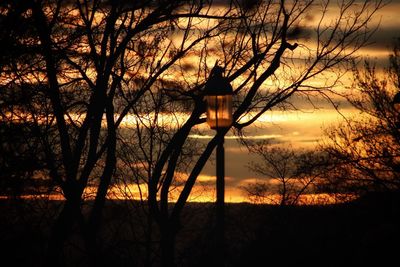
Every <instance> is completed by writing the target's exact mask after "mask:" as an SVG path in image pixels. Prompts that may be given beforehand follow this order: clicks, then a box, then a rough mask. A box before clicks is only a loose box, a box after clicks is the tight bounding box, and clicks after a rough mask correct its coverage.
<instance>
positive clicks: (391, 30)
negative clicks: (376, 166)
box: [192, 0, 400, 202]
mask: <svg viewBox="0 0 400 267" xmlns="http://www.w3.org/2000/svg"><path fill="white" fill-rule="evenodd" d="M374 25H375V26H378V25H379V28H378V29H377V31H376V32H375V34H374V36H373V37H372V39H371V44H370V45H369V46H367V47H365V48H363V49H361V50H360V51H359V57H360V59H361V60H364V59H369V60H370V61H372V62H376V64H377V66H378V67H379V68H380V70H382V68H385V67H387V64H388V56H389V55H390V53H391V51H392V48H393V43H394V40H395V38H396V37H400V26H399V25H400V0H394V1H391V2H390V3H388V4H387V6H385V7H383V8H382V9H381V10H379V11H378V13H377V14H376V15H375V17H374ZM342 82H343V84H344V85H343V88H345V87H349V86H350V85H351V75H349V76H347V77H346V78H345V79H343V80H342ZM295 101H297V102H296V103H297V104H300V105H299V106H300V107H302V109H301V110H299V111H285V112H282V111H270V112H268V113H266V114H265V115H264V116H263V117H262V119H261V120H260V122H259V124H258V126H262V129H260V128H259V127H252V128H251V129H249V130H247V131H246V132H247V133H248V135H249V136H248V138H251V139H253V140H262V139H273V140H274V142H277V143H281V144H282V145H283V146H288V145H291V146H292V147H294V148H307V149H310V148H311V149H312V148H313V147H315V146H316V145H317V144H318V142H319V140H321V138H322V133H323V129H325V128H327V127H329V126H331V125H335V124H336V123H337V122H338V121H341V120H342V117H341V115H340V114H338V113H337V111H336V110H334V109H333V107H332V106H331V105H330V104H329V103H327V102H324V101H323V100H321V101H317V105H318V108H319V109H313V108H311V106H310V105H307V104H306V103H302V102H301V101H302V100H295ZM339 103H340V110H341V113H342V115H346V116H357V114H358V113H357V111H355V110H354V109H352V108H351V107H350V106H349V105H348V104H347V103H345V102H344V101H341V100H339ZM212 135H213V131H211V130H210V131H209V135H206V136H192V138H198V139H200V140H201V139H205V140H209V139H210V138H211V137H212ZM251 160H257V158H255V157H254V156H252V155H249V154H248V152H247V150H246V148H245V147H242V146H240V145H238V143H237V141H236V137H235V136H233V134H232V133H231V134H228V136H226V137H225V168H226V169H225V175H226V196H225V198H226V201H228V202H229V201H233V202H237V201H239V202H240V201H245V200H246V196H245V194H244V192H243V191H241V190H240V189H239V187H240V186H243V185H245V184H246V183H248V182H254V181H262V180H263V177H261V176H260V175H257V174H255V173H252V172H250V171H249V170H248V167H247V165H248V163H249V162H250V161H251ZM214 177H215V158H214V159H213V161H212V163H210V162H209V163H208V164H207V165H206V167H205V169H204V170H203V172H202V176H201V177H199V179H198V181H200V182H202V181H203V183H201V184H203V185H204V184H207V185H208V189H211V190H215V188H212V184H213V183H214V180H213V179H215V178H214ZM204 181H207V183H204ZM198 192H203V191H202V190H201V189H199V188H198V191H197V194H199V195H202V196H204V194H205V193H204V192H203V193H198ZM194 194H196V191H194ZM207 195H208V194H207ZM194 197H195V195H194ZM200 198H202V197H199V198H198V199H200Z"/></svg>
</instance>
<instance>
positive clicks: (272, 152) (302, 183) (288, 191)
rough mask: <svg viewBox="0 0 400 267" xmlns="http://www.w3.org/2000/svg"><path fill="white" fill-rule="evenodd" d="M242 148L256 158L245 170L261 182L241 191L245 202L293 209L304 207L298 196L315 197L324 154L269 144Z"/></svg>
mask: <svg viewBox="0 0 400 267" xmlns="http://www.w3.org/2000/svg"><path fill="white" fill-rule="evenodd" d="M246 145H247V147H248V148H249V151H250V152H251V153H254V154H255V155H257V156H258V157H259V158H260V159H259V160H257V161H252V162H251V163H250V164H249V169H250V170H251V171H253V172H254V173H257V174H260V175H262V177H263V178H262V180H261V181H257V182H255V183H250V184H247V185H245V186H244V187H243V188H242V189H243V190H244V191H245V192H246V193H247V195H248V197H249V199H251V200H253V201H256V202H257V203H266V202H271V203H274V204H279V205H281V206H285V205H297V204H302V203H303V201H304V202H305V203H307V200H304V199H302V198H301V196H303V195H306V194H314V193H317V190H316V188H315V184H316V182H317V181H318V180H319V178H320V175H321V173H322V172H324V168H325V165H326V158H325V156H324V154H322V153H320V152H318V151H307V150H304V149H294V148H292V147H291V146H289V147H287V148H286V147H283V146H284V145H271V144H270V143H269V142H258V143H254V144H252V143H247V144H246ZM277 196H278V197H277Z"/></svg>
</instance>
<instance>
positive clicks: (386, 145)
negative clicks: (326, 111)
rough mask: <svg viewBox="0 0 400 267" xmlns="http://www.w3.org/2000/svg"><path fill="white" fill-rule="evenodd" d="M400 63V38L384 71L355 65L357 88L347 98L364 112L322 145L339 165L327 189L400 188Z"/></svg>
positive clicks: (333, 131)
mask: <svg viewBox="0 0 400 267" xmlns="http://www.w3.org/2000/svg"><path fill="white" fill-rule="evenodd" d="M399 62H400V48H399V44H398V42H397V44H396V46H395V48H394V51H393V54H392V55H391V56H390V65H389V68H387V69H385V70H384V74H380V72H379V71H378V70H377V68H376V67H375V66H374V65H372V64H371V63H370V62H368V61H366V62H365V64H364V66H363V67H360V68H356V69H355V70H354V86H353V87H354V88H355V90H354V91H353V92H352V93H351V94H348V95H346V98H347V99H348V100H349V101H350V103H352V105H353V106H354V107H355V108H356V109H357V110H358V111H359V112H360V114H359V115H358V116H357V118H347V119H346V121H345V122H343V123H342V124H341V125H339V126H338V127H335V128H331V129H329V130H327V137H328V139H327V140H326V142H325V143H324V144H323V145H322V149H323V150H324V151H326V152H327V153H328V154H329V157H330V159H331V161H330V163H331V164H332V165H333V166H335V168H334V169H333V170H332V172H330V173H328V174H327V177H326V179H325V182H326V183H325V184H324V186H325V188H326V189H328V190H331V191H339V192H340V191H343V192H351V193H356V194H363V193H366V192H369V191H378V192H379V191H390V190H399V186H400V180H399V171H400V161H399V148H400V142H399V141H400V135H399V111H398V110H396V109H395V107H394V106H393V97H394V95H395V94H396V93H397V92H398V91H399V89H400V87H399V77H400V71H399V70H400V69H399Z"/></svg>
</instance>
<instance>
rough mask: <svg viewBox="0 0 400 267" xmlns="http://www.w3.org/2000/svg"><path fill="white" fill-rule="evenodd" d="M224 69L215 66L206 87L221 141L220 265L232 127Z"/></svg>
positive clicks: (210, 118)
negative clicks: (226, 144)
mask: <svg viewBox="0 0 400 267" xmlns="http://www.w3.org/2000/svg"><path fill="white" fill-rule="evenodd" d="M223 72H224V68H222V67H220V66H217V65H216V66H215V67H214V68H213V69H212V71H211V74H210V77H209V78H208V81H207V82H206V85H205V96H206V101H207V123H208V125H209V126H210V128H211V129H213V130H216V131H217V135H218V136H219V138H220V141H219V142H218V145H217V170H216V171H217V181H216V187H217V202H216V206H217V214H216V215H217V216H216V217H217V225H216V231H217V233H216V234H217V249H218V250H219V251H218V252H219V253H218V252H217V253H218V256H219V257H218V258H219V265H223V262H224V217H225V214H224V213H225V211H224V206H225V166H224V165H225V159H224V157H225V155H224V154H225V152H224V135H225V132H226V130H227V129H228V128H229V127H230V126H231V125H232V94H233V90H232V86H231V85H230V84H229V82H228V80H227V79H226V78H224V77H223V76H222V74H223Z"/></svg>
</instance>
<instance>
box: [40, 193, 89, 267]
mask: <svg viewBox="0 0 400 267" xmlns="http://www.w3.org/2000/svg"><path fill="white" fill-rule="evenodd" d="M80 212H81V210H80V202H79V201H77V200H66V203H65V205H64V207H63V209H62V211H61V213H60V214H59V216H58V217H57V220H56V222H55V224H54V225H53V228H52V230H51V236H50V240H49V243H48V247H47V255H46V259H45V266H49V267H50V266H64V265H65V262H64V260H63V258H62V254H63V250H64V243H65V241H66V240H67V239H68V237H69V236H70V235H71V233H72V230H73V227H74V224H75V222H77V221H78V218H79V216H80V215H81V213H80Z"/></svg>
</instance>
